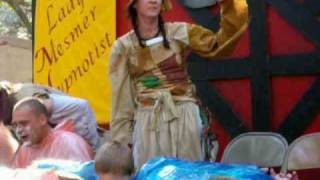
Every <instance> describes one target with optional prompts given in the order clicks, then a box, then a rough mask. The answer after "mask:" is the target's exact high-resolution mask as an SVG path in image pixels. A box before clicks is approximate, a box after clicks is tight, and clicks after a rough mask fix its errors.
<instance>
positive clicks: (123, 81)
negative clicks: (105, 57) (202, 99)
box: [109, 0, 248, 168]
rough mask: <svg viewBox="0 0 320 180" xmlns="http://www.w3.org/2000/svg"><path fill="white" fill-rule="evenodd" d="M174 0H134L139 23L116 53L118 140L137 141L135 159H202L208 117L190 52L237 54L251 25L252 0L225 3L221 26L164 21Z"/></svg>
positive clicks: (132, 12)
mask: <svg viewBox="0 0 320 180" xmlns="http://www.w3.org/2000/svg"><path fill="white" fill-rule="evenodd" d="M170 8H171V4H170V1H169V0H131V1H130V2H129V4H128V15H129V18H130V20H131V22H132V25H133V30H132V31H130V32H128V33H127V34H125V35H124V36H122V37H120V38H118V39H117V41H116V42H115V43H114V45H113V49H112V53H111V57H110V69H109V77H110V79H111V82H112V121H111V136H112V138H113V140H115V141H119V142H124V143H132V144H133V156H134V162H135V166H136V167H137V168H139V167H141V165H143V164H144V163H145V162H146V161H147V160H149V159H150V158H153V157H155V156H170V157H177V158H181V159H189V160H203V159H204V153H203V146H202V137H201V136H202V133H203V132H202V122H201V119H200V112H199V106H198V104H197V103H196V101H197V97H196V95H195V87H194V85H193V84H192V82H191V80H190V77H189V76H188V74H187V62H186V56H185V54H186V52H187V51H189V50H191V51H192V52H195V53H197V54H199V55H200V56H202V57H206V58H215V57H221V56H226V55H228V54H230V53H231V51H232V49H233V47H234V46H235V45H236V42H237V41H238V40H239V37H240V36H241V34H243V32H244V31H245V30H246V28H247V23H248V11H247V4H246V0H224V1H222V2H221V23H220V24H221V29H220V30H219V31H218V32H217V33H215V32H212V31H210V30H208V29H205V28H203V27H201V26H198V25H194V24H188V23H182V22H174V23H169V22H164V21H163V19H162V16H161V14H162V13H163V12H165V11H168V10H169V9H170Z"/></svg>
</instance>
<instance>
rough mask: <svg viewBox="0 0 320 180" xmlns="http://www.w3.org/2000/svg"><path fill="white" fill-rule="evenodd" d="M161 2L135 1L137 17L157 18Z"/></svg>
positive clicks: (152, 0) (160, 0) (155, 0)
mask: <svg viewBox="0 0 320 180" xmlns="http://www.w3.org/2000/svg"><path fill="white" fill-rule="evenodd" d="M161 6H162V0H137V2H136V3H135V5H134V8H136V10H137V14H138V16H143V17H157V16H158V15H159V14H160V11H161Z"/></svg>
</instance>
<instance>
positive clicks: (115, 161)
mask: <svg viewBox="0 0 320 180" xmlns="http://www.w3.org/2000/svg"><path fill="white" fill-rule="evenodd" d="M95 169H96V172H97V174H98V175H106V174H110V175H116V176H131V175H132V173H133V172H134V165H133V157H132V152H131V149H130V148H129V147H128V146H127V145H125V144H122V143H119V142H106V143H105V144H103V145H102V146H101V147H100V148H99V149H98V151H97V153H96V156H95Z"/></svg>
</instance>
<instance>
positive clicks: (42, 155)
mask: <svg viewBox="0 0 320 180" xmlns="http://www.w3.org/2000/svg"><path fill="white" fill-rule="evenodd" d="M48 120H49V113H48V111H47V109H46V107H45V106H44V105H43V104H42V102H41V101H40V100H39V99H37V98H25V99H22V100H21V101H19V102H18V103H17V104H16V105H15V106H14V108H13V113H12V125H13V127H14V128H15V130H16V132H17V134H18V136H19V137H20V139H21V140H22V145H21V147H20V148H19V149H18V151H17V153H16V156H15V158H14V161H13V166H14V167H16V168H25V167H27V166H29V165H30V164H31V163H32V161H34V160H38V159H47V158H50V159H64V160H73V161H81V162H85V161H89V160H91V159H92V158H93V151H92V148H91V147H90V146H89V145H88V144H87V143H86V142H85V140H84V139H82V138H81V137H80V136H78V135H77V134H74V133H72V132H68V131H63V130H53V129H52V128H51V127H50V125H49V124H48Z"/></svg>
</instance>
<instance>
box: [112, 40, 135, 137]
mask: <svg viewBox="0 0 320 180" xmlns="http://www.w3.org/2000/svg"><path fill="white" fill-rule="evenodd" d="M125 54H126V53H125V50H124V47H123V45H122V44H121V42H120V41H119V40H117V41H116V42H115V44H114V45H113V48H112V52H111V56H110V65H109V78H110V80H111V88H112V115H111V128H110V131H111V138H112V140H113V141H118V142H123V143H131V135H132V128H133V127H132V126H133V113H134V109H135V103H134V91H133V85H132V79H131V77H130V74H129V71H128V65H127V58H128V57H126V55H125Z"/></svg>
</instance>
